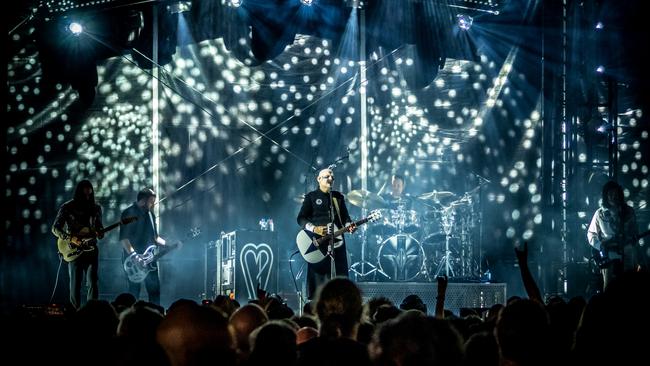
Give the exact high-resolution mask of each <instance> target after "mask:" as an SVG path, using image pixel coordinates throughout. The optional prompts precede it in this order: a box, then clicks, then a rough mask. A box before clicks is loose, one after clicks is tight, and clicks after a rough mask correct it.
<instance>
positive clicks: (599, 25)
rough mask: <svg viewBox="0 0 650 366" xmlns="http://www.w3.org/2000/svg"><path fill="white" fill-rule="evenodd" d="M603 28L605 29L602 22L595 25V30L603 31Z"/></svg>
mask: <svg viewBox="0 0 650 366" xmlns="http://www.w3.org/2000/svg"><path fill="white" fill-rule="evenodd" d="M603 28H605V25H604V24H603V22H598V23H596V29H603Z"/></svg>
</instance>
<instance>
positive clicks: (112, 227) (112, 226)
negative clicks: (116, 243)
mask: <svg viewBox="0 0 650 366" xmlns="http://www.w3.org/2000/svg"><path fill="white" fill-rule="evenodd" d="M120 224H121V222H120V221H118V222H116V223H114V224H111V225H109V226H106V227H105V228H103V229H101V230H99V231H98V232H99V233H101V234H104V233H106V232H109V231H111V230H113V229H115V228H116V227H118V226H120Z"/></svg>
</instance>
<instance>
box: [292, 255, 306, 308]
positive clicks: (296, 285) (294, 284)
mask: <svg viewBox="0 0 650 366" xmlns="http://www.w3.org/2000/svg"><path fill="white" fill-rule="evenodd" d="M298 253H300V251H299V250H296V251H295V252H293V254H291V256H290V257H289V272H291V279H292V280H293V287H294V288H295V289H296V293H297V294H298V296H300V303H301V304H304V303H305V299H304V298H303V297H302V291H300V290H299V289H298V283H297V282H296V276H295V275H294V274H293V267H292V266H291V263H292V262H293V259H292V258H293V256H294V255H296V254H298ZM304 265H305V264H304V263H303V266H304ZM300 272H302V267H300ZM299 310H300V309H299Z"/></svg>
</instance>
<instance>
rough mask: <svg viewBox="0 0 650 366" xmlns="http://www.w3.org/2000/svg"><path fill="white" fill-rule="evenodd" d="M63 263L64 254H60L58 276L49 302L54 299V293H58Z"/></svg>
mask: <svg viewBox="0 0 650 366" xmlns="http://www.w3.org/2000/svg"><path fill="white" fill-rule="evenodd" d="M62 264H63V256H62V255H61V254H59V268H57V269H56V278H55V280H54V289H52V295H50V301H48V302H47V303H48V304H51V303H52V300H53V299H54V294H55V293H56V288H57V286H58V284H59V274H60V273H61V265H62Z"/></svg>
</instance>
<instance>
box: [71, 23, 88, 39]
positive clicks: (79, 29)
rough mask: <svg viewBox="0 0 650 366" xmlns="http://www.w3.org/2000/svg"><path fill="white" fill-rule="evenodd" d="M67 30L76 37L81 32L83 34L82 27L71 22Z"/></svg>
mask: <svg viewBox="0 0 650 366" xmlns="http://www.w3.org/2000/svg"><path fill="white" fill-rule="evenodd" d="M68 30H69V31H70V32H71V33H72V34H74V35H75V36H78V35H80V34H81V32H83V30H84V27H82V26H81V24H79V23H77V22H72V23H70V25H68Z"/></svg>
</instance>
